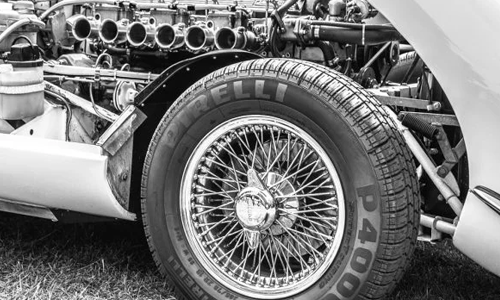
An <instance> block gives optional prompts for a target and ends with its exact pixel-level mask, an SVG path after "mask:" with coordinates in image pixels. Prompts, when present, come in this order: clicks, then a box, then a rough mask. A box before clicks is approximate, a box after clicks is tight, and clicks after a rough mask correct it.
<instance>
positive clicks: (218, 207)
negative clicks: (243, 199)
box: [194, 202, 234, 217]
mask: <svg viewBox="0 0 500 300" xmlns="http://www.w3.org/2000/svg"><path fill="white" fill-rule="evenodd" d="M231 204H233V202H228V203H224V204H222V205H219V206H216V207H213V206H207V205H202V204H195V205H194V207H195V208H206V209H207V210H204V211H202V212H199V213H196V214H195V216H196V217H199V216H201V215H203V214H206V213H209V212H212V211H214V210H218V209H220V210H228V211H234V208H227V207H226V206H228V205H231Z"/></svg>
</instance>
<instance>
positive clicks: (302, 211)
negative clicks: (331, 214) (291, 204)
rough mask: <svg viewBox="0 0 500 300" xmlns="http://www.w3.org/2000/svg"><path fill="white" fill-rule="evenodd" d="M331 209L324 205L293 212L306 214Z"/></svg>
mask: <svg viewBox="0 0 500 300" xmlns="http://www.w3.org/2000/svg"><path fill="white" fill-rule="evenodd" d="M329 210H332V209H331V208H330V207H325V208H315V209H307V210H299V211H296V212H294V213H296V214H307V213H312V212H318V211H329Z"/></svg>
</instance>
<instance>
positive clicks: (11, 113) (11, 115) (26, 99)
mask: <svg viewBox="0 0 500 300" xmlns="http://www.w3.org/2000/svg"><path fill="white" fill-rule="evenodd" d="M28 41H29V40H28ZM43 90H44V85H43V62H42V60H41V59H40V55H39V52H38V48H37V46H36V45H32V44H31V42H30V43H19V44H15V45H13V46H12V47H11V54H10V55H9V56H8V60H7V63H6V64H3V65H0V119H4V120H19V119H24V118H30V117H36V116H39V115H41V114H43V101H44V94H43Z"/></svg>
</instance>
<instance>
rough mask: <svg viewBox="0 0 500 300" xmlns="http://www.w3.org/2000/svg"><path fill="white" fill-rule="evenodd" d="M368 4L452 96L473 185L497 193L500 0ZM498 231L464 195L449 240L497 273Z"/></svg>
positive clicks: (499, 220)
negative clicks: (375, 9) (386, 21)
mask: <svg viewBox="0 0 500 300" xmlns="http://www.w3.org/2000/svg"><path fill="white" fill-rule="evenodd" d="M370 2H371V3H372V4H373V5H374V6H375V7H376V8H377V9H378V10H379V11H381V12H382V13H383V14H384V16H385V17H387V19H388V20H389V21H390V22H391V23H392V24H393V25H394V26H395V27H396V29H398V30H399V31H400V33H401V34H402V35H403V36H404V37H405V38H406V39H407V40H408V41H409V42H410V44H412V45H413V47H414V48H415V50H416V51H417V52H418V53H419V55H420V56H421V57H422V59H423V60H424V61H425V63H426V64H427V66H428V67H429V68H430V69H431V71H432V72H433V74H434V75H435V76H436V78H437V79H438V81H439V83H440V84H441V86H442V87H443V89H444V91H445V92H446V94H447V96H448V98H449V99H450V102H451V104H452V106H453V109H454V110H455V113H456V116H457V118H458V121H459V123H460V126H461V130H462V132H463V135H464V140H465V144H466V147H467V158H468V161H469V185H470V187H471V188H474V187H476V186H485V187H487V188H489V189H491V190H493V191H496V192H498V191H500V177H499V176H498V170H500V153H499V149H500V138H499V133H500V76H499V67H500V42H498V41H497V39H496V37H497V36H498V30H499V29H500V17H499V16H500V2H499V1H497V0H483V1H473V2H471V1H463V0H453V1H452V0H442V1H433V0H398V1H392V0H370ZM486 212H487V213H486ZM481 220H483V221H484V222H481ZM479 224H481V226H478V225H479ZM498 232H500V216H499V215H498V214H497V213H495V212H493V211H491V209H490V208H488V207H486V205H484V204H482V203H481V202H480V201H479V200H478V199H477V198H476V196H474V195H473V194H471V193H469V194H468V195H467V199H466V204H465V206H464V209H463V212H462V215H461V218H460V220H459V222H458V226H457V230H456V232H455V235H454V244H455V245H456V246H457V248H459V249H460V250H461V251H462V252H464V253H465V254H467V255H468V256H470V257H471V258H473V259H474V260H475V261H476V262H478V263H479V264H481V265H482V266H483V267H485V268H487V269H488V270H490V271H492V272H494V273H496V274H497V275H500V264H499V263H495V264H493V263H492V261H493V260H497V258H498V255H500V238H497V237H498Z"/></svg>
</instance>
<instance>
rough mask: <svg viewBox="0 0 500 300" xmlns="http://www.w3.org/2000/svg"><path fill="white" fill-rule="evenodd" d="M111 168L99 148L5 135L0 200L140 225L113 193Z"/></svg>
mask: <svg viewBox="0 0 500 300" xmlns="http://www.w3.org/2000/svg"><path fill="white" fill-rule="evenodd" d="M107 163H108V157H107V156H105V155H103V153H102V149H101V148H100V147H98V146H94V145H87V144H81V143H71V142H65V141H58V140H49V139H41V138H36V137H31V136H19V135H9V134H0V166H1V168H0V198H2V199H6V200H11V201H16V202H22V203H29V204H34V205H39V206H43V207H47V208H58V209H66V210H70V211H77V212H82V213H87V214H92V215H98V216H107V217H114V218H119V219H125V220H135V218H136V216H135V214H133V213H130V212H128V211H127V210H125V209H124V208H123V207H122V206H121V205H120V204H119V203H118V201H117V200H116V198H115V196H114V195H113V193H112V191H111V188H110V186H109V184H108V180H107V177H106V173H107ZM69 191H70V192H69Z"/></svg>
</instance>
